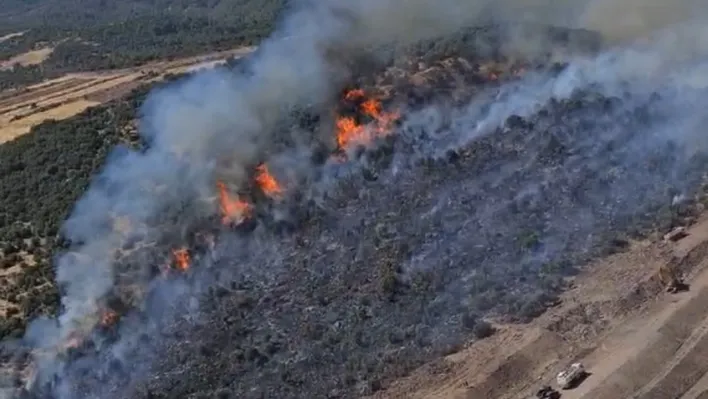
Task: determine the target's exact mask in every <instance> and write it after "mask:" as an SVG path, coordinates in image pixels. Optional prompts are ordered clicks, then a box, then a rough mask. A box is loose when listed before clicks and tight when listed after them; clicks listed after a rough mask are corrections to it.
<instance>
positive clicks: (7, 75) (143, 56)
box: [0, 0, 286, 90]
mask: <svg viewBox="0 0 708 399" xmlns="http://www.w3.org/2000/svg"><path fill="white" fill-rule="evenodd" d="M4 3H9V4H8V5H3V7H2V10H0V21H3V26H2V27H0V34H9V33H15V32H24V34H23V35H19V36H15V37H12V38H9V39H7V40H5V41H2V42H0V59H9V58H11V57H12V56H14V55H18V54H22V53H24V52H27V51H29V50H32V49H37V48H42V47H46V46H51V47H53V48H54V52H53V53H52V54H51V55H50V57H49V58H48V59H47V60H46V61H45V62H44V63H42V64H41V65H39V66H37V65H34V66H16V67H15V68H13V69H11V70H2V71H0V90H2V89H7V88H10V87H17V86H21V85H25V84H28V83H35V82H38V81H40V80H42V79H45V78H52V77H56V76H59V75H61V74H64V73H66V72H73V71H87V70H97V69H110V68H124V67H132V66H137V65H140V64H144V63H146V62H149V61H153V60H158V59H169V58H172V57H178V56H179V57H184V56H190V55H196V54H203V53H207V52H210V51H216V50H225V49H229V48H234V47H238V46H242V45H252V44H254V43H257V42H258V41H259V40H260V39H262V38H263V37H264V36H266V35H268V34H269V33H270V32H271V31H272V30H273V28H274V25H275V24H276V23H277V21H278V17H279V14H280V12H281V11H282V10H283V9H284V7H285V6H286V0H258V1H256V0H224V1H218V0H217V1H215V0H205V1H198V2H195V1H189V2H187V1H175V0H160V1H127V2H106V1H103V0H66V1H64V0H62V1H52V2H49V1H10V2H4Z"/></svg>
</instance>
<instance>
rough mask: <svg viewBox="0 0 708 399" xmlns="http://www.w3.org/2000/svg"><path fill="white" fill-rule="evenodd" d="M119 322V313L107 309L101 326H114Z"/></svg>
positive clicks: (102, 316) (102, 317)
mask: <svg viewBox="0 0 708 399" xmlns="http://www.w3.org/2000/svg"><path fill="white" fill-rule="evenodd" d="M116 322H118V313H116V312H115V311H113V310H111V309H106V310H105V311H104V312H103V314H102V315H101V325H102V326H104V327H108V326H112V325H114V324H116Z"/></svg>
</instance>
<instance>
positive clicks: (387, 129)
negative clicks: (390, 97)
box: [336, 89, 400, 148]
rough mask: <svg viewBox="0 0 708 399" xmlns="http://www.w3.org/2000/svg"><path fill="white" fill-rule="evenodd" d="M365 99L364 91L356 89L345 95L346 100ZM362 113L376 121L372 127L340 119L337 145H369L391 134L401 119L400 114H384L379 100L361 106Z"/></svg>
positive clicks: (343, 146)
mask: <svg viewBox="0 0 708 399" xmlns="http://www.w3.org/2000/svg"><path fill="white" fill-rule="evenodd" d="M364 97H365V93H364V91H363V90H362V89H355V90H351V91H349V92H347V93H346V94H345V95H344V98H345V99H346V100H349V101H351V100H357V99H361V98H364ZM359 109H360V111H361V112H362V113H363V114H364V115H366V116H368V117H370V118H371V119H373V120H374V123H373V125H372V126H364V125H360V124H358V123H357V122H356V120H354V118H351V117H340V118H338V119H337V121H336V128H337V145H338V146H339V148H346V147H348V146H349V145H351V144H369V143H370V142H372V141H373V140H374V139H376V138H377V137H383V136H386V135H388V134H390V133H391V131H392V128H393V123H394V122H395V121H396V120H397V119H398V118H399V117H400V115H399V114H398V112H384V111H383V106H382V104H381V102H380V101H379V100H376V99H373V98H369V99H366V100H365V101H364V102H363V103H361V105H360V106H359Z"/></svg>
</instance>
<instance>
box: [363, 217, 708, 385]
mask: <svg viewBox="0 0 708 399" xmlns="http://www.w3.org/2000/svg"><path fill="white" fill-rule="evenodd" d="M688 232H689V235H688V236H687V237H686V238H684V239H683V240H680V241H678V242H676V243H670V242H664V241H663V240H658V239H657V240H654V241H645V242H636V243H634V244H633V246H632V248H631V249H630V250H629V251H627V252H625V253H621V254H617V255H613V256H611V257H609V258H607V259H604V260H602V261H598V262H596V263H595V264H593V265H590V267H588V268H587V271H586V272H585V273H584V274H582V275H580V276H578V277H577V278H576V279H575V281H574V282H573V283H574V288H573V289H571V290H570V291H568V292H567V293H565V295H564V297H563V304H562V305H561V306H559V307H557V308H555V309H552V310H551V311H549V312H547V313H546V314H545V315H544V316H542V317H541V318H540V319H538V320H536V321H535V322H533V323H532V324H530V325H527V326H511V325H499V326H498V328H499V331H498V332H497V334H496V335H495V336H493V337H492V338H489V339H487V340H485V341H481V342H478V343H475V344H473V345H470V347H468V348H466V349H464V350H463V351H461V352H459V353H456V354H454V355H451V356H448V357H447V358H444V359H441V360H440V361H439V362H437V363H436V364H434V365H428V366H426V367H423V368H421V369H419V370H418V371H416V372H415V373H413V375H411V376H410V377H408V378H405V379H403V380H400V381H398V382H397V383H395V384H393V385H392V386H391V387H390V388H389V389H388V390H386V391H384V392H380V393H379V394H377V395H376V396H375V398H391V399H393V398H401V399H402V398H428V399H438V398H440V399H442V398H460V399H462V398H464V399H477V398H479V399H484V398H500V399H522V398H528V397H532V396H533V394H534V390H535V389H537V388H538V387H539V386H540V385H544V384H551V385H555V381H554V376H555V375H556V374H557V373H558V372H559V371H560V370H562V369H563V368H564V367H566V366H567V365H569V364H570V363H572V362H575V361H581V362H583V364H585V366H586V368H587V369H588V371H589V372H590V374H589V376H588V377H587V379H586V380H585V381H583V382H582V384H580V386H578V387H577V388H575V389H571V390H567V391H563V398H564V399H565V398H568V399H596V398H603V399H624V398H635V399H661V398H682V399H700V398H708V307H707V306H705V304H706V303H707V302H708V268H707V267H706V266H708V259H706V255H707V254H708V217H706V216H704V217H703V219H702V220H701V221H699V222H698V223H697V224H695V225H694V226H692V227H691V228H690V229H689V230H688ZM662 264H670V265H671V266H672V267H675V268H676V269H677V270H678V271H679V272H680V273H683V274H684V276H685V277H686V282H687V283H689V285H690V288H689V290H688V291H687V292H681V293H677V294H669V293H665V291H664V289H663V286H662V285H661V283H660V282H659V279H658V276H657V271H658V268H659V267H660V266H661V265H662Z"/></svg>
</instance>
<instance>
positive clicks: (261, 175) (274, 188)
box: [255, 164, 283, 197]
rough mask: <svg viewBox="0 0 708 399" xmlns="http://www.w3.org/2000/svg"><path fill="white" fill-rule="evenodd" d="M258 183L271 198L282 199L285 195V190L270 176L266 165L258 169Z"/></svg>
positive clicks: (259, 166) (261, 165)
mask: <svg viewBox="0 0 708 399" xmlns="http://www.w3.org/2000/svg"><path fill="white" fill-rule="evenodd" d="M255 179H256V183H257V184H258V187H260V188H261V190H263V193H264V194H265V195H267V196H269V197H280V196H281V195H282V194H283V188H282V187H281V186H280V184H278V181H277V180H275V177H273V175H271V174H270V172H269V171H268V167H267V166H266V164H260V165H258V166H257V167H256V178H255Z"/></svg>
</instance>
